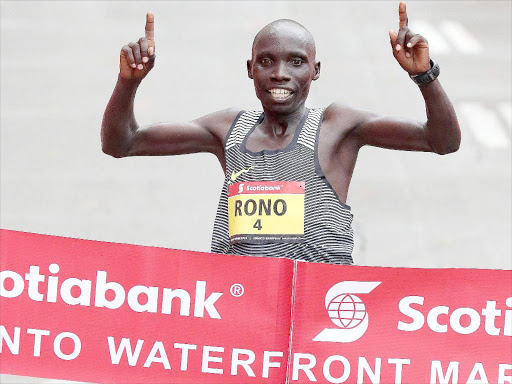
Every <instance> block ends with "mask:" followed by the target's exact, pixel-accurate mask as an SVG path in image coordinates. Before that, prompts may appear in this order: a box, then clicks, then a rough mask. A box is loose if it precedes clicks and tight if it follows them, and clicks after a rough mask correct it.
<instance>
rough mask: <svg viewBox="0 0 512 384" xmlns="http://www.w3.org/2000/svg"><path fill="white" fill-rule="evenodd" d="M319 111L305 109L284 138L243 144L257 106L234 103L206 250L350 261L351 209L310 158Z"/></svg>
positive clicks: (257, 116) (258, 115) (256, 120)
mask: <svg viewBox="0 0 512 384" xmlns="http://www.w3.org/2000/svg"><path fill="white" fill-rule="evenodd" d="M323 111H324V109H323V108H319V109H311V110H306V113H305V116H304V117H303V118H302V121H301V122H300V124H299V126H298V127H297V130H296V132H295V136H294V137H293V139H292V141H291V142H290V144H289V145H288V146H287V147H286V148H283V149H279V150H273V151H270V150H264V151H260V152H251V151H249V150H248V149H247V147H246V143H247V139H248V137H249V136H250V135H251V133H252V132H253V131H254V129H255V128H256V127H257V126H258V125H259V124H260V123H261V122H262V121H263V118H264V114H263V112H259V111H242V112H240V113H239V115H238V116H237V117H236V118H235V121H234V122H233V124H232V126H231V128H230V130H229V133H228V135H227V139H226V144H225V156H226V178H225V180H224V185H223V188H222V192H221V195H220V200H219V206H218V208H217V216H216V218H215V225H214V227H213V236H212V252H216V253H225V254H236V255H255V256H273V257H289V258H292V259H297V260H304V261H317V262H325V263H335V264H352V249H353V244H354V238H353V230H352V227H351V224H352V218H353V215H352V213H351V212H350V207H349V206H348V205H346V204H344V203H342V202H341V201H340V200H339V199H338V197H337V195H336V193H335V192H334V190H333V189H332V187H331V186H330V184H329V183H328V181H327V180H326V178H325V175H324V174H323V172H322V170H321V168H320V164H319V161H318V136H319V131H320V130H319V126H320V124H321V121H322V115H323Z"/></svg>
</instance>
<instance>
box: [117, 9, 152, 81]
mask: <svg viewBox="0 0 512 384" xmlns="http://www.w3.org/2000/svg"><path fill="white" fill-rule="evenodd" d="M154 28H155V16H154V15H153V12H148V13H147V14H146V35H145V37H141V38H140V39H139V40H138V41H137V42H136V43H134V42H131V43H129V44H128V45H125V46H124V47H123V48H122V49H121V56H120V62H119V73H120V75H121V77H122V78H123V79H132V80H142V79H143V78H144V77H146V75H147V74H148V73H149V71H151V69H152V68H153V66H154V65H155V30H154Z"/></svg>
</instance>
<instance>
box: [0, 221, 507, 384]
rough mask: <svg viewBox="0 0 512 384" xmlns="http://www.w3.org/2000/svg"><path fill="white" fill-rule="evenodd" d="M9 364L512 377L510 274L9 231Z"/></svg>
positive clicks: (116, 374) (288, 377)
mask: <svg viewBox="0 0 512 384" xmlns="http://www.w3.org/2000/svg"><path fill="white" fill-rule="evenodd" d="M0 254H1V258H0V267H1V268H0V283H1V285H0V359H1V364H0V373H4V374H13V375H23V376H33V377H47V378H55V379H67V380H76V381H88V382H105V383H113V382H123V383H140V382H151V383H164V382H165V383H168V382H172V383H200V382H204V383H251V382H254V383H311V382H321V383H326V382H329V383H511V382H512V273H511V271H504V270H470V269H413V268H379V267H356V266H339V265H328V264H320V263H305V262H296V261H292V260H288V259H283V258H263V257H247V256H229V255H218V254H209V253H200V252H190V251H178V250H171V249H163V248H155V247H144V246H136V245H128V244H114V243H105V242H97V241H89V240H78V239H70V238H62V237H55V236H45V235H36V234H30V233H24V232H16V231H9V230H1V232H0Z"/></svg>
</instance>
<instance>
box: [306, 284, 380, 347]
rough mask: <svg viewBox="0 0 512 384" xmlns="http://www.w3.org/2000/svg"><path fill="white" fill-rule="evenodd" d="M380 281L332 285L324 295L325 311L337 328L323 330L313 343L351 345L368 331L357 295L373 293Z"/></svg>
mask: <svg viewBox="0 0 512 384" xmlns="http://www.w3.org/2000/svg"><path fill="white" fill-rule="evenodd" d="M380 283H381V282H380V281H342V282H340V283H337V284H335V285H333V286H332V287H331V288H330V289H329V290H328V291H327V293H326V294H325V309H326V310H327V314H328V316H329V318H330V319H331V321H332V322H333V323H334V324H335V325H337V326H338V328H325V329H324V330H323V331H322V332H320V333H319V334H318V335H316V336H315V338H314V339H313V341H330V342H334V343H351V342H353V341H356V340H357V339H359V338H360V337H361V336H363V335H364V333H365V332H366V330H367V329H368V323H369V319H368V312H366V307H365V305H364V303H363V300H361V298H360V297H359V296H357V295H361V294H367V293H370V292H371V291H373V290H374V289H375V288H376V287H377V286H378V285H379V284H380Z"/></svg>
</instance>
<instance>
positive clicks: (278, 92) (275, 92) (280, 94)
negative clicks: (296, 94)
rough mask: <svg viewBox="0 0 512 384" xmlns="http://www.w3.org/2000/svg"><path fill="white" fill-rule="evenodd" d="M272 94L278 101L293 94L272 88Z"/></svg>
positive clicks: (285, 90)
mask: <svg viewBox="0 0 512 384" xmlns="http://www.w3.org/2000/svg"><path fill="white" fill-rule="evenodd" d="M270 94H271V95H272V96H273V97H275V98H276V99H285V98H287V97H288V96H290V94H291V92H290V91H289V90H287V89H281V88H272V89H271V90H270Z"/></svg>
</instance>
